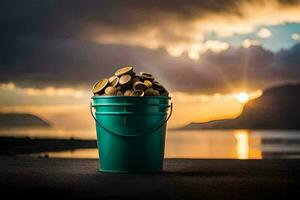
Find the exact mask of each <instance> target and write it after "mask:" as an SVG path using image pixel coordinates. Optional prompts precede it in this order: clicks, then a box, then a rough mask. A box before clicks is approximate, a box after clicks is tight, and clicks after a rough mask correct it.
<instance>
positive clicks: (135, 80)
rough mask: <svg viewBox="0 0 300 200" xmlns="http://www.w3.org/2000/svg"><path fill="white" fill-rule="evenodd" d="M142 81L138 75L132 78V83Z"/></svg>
mask: <svg viewBox="0 0 300 200" xmlns="http://www.w3.org/2000/svg"><path fill="white" fill-rule="evenodd" d="M138 81H140V78H139V77H138V76H134V77H133V78H132V80H131V82H132V83H135V82H138Z"/></svg>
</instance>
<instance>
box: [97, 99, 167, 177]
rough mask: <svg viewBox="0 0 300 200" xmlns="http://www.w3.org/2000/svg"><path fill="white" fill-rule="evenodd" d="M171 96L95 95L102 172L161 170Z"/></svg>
mask: <svg viewBox="0 0 300 200" xmlns="http://www.w3.org/2000/svg"><path fill="white" fill-rule="evenodd" d="M169 100H170V97H163V96H146V97H134V96H94V97H93V98H92V107H93V108H94V110H95V121H96V129H97V145H98V152H99V161H100V171H102V172H125V173H126V172H127V173H128V172H160V171H162V167H163V159H164V148H165V136H166V126H167V124H166V120H167V113H168V109H169V107H170V105H169Z"/></svg>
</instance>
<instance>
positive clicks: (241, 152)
mask: <svg viewBox="0 0 300 200" xmlns="http://www.w3.org/2000/svg"><path fill="white" fill-rule="evenodd" d="M248 134H249V132H248V131H247V130H238V131H234V137H235V139H236V152H237V158H239V159H248V158H249V135H248Z"/></svg>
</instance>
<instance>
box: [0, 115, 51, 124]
mask: <svg viewBox="0 0 300 200" xmlns="http://www.w3.org/2000/svg"><path fill="white" fill-rule="evenodd" d="M14 126H17V127H20V126H26V127H27V126H30V127H33V126H34V127H49V126H51V125H50V124H49V123H48V122H46V121H44V120H43V119H41V118H40V117H38V116H35V115H33V114H18V113H0V127H14Z"/></svg>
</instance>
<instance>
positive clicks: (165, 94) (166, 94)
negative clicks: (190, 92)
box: [161, 91, 169, 96]
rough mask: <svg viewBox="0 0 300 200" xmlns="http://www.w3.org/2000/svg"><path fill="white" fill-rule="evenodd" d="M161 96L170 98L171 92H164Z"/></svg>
mask: <svg viewBox="0 0 300 200" xmlns="http://www.w3.org/2000/svg"><path fill="white" fill-rule="evenodd" d="M161 96H169V92H167V91H164V92H162V93H161Z"/></svg>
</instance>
